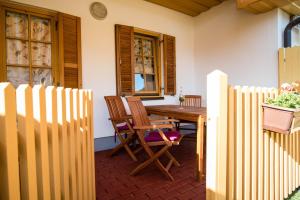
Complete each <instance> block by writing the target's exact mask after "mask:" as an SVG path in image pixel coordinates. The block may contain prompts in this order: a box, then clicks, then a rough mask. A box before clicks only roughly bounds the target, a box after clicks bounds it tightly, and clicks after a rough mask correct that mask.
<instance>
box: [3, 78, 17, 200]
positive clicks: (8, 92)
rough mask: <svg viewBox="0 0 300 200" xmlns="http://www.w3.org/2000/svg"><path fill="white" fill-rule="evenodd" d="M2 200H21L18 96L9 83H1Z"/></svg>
mask: <svg viewBox="0 0 300 200" xmlns="http://www.w3.org/2000/svg"><path fill="white" fill-rule="evenodd" d="M0 102H1V103H0V127H1V128H0V188H1V192H0V199H7V200H19V199H20V184H19V178H20V177H19V162H18V135H17V128H16V127H17V124H16V95H15V89H14V87H13V86H12V85H11V84H9V83H0Z"/></svg>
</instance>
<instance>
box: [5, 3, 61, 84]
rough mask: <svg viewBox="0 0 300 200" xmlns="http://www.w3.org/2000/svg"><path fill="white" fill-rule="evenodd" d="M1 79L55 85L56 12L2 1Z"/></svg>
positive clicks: (17, 82) (12, 81) (15, 82)
mask: <svg viewBox="0 0 300 200" xmlns="http://www.w3.org/2000/svg"><path fill="white" fill-rule="evenodd" d="M0 11H1V14H0V28H1V31H0V41H1V43H0V46H1V48H0V49H1V50H0V54H1V56H0V63H1V66H0V81H8V82H11V83H12V84H13V85H14V86H15V87H18V86H19V85H20V84H31V85H37V84H44V85H46V86H49V85H53V84H54V83H55V80H56V73H55V72H56V69H57V62H56V57H55V56H54V55H55V54H56V49H57V44H56V29H55V21H56V13H55V12H53V11H51V12H50V11H49V12H45V11H44V10H42V9H39V8H32V7H30V6H21V5H20V4H19V3H16V2H9V1H1V2H0Z"/></svg>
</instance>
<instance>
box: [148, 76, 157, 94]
mask: <svg viewBox="0 0 300 200" xmlns="http://www.w3.org/2000/svg"><path fill="white" fill-rule="evenodd" d="M146 89H147V90H148V91H155V90H156V85H155V76H154V75H146Z"/></svg>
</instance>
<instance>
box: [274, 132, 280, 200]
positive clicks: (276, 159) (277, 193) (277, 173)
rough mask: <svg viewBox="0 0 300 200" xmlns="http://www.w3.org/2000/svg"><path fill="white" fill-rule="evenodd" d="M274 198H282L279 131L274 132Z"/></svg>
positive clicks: (277, 199) (276, 199)
mask: <svg viewBox="0 0 300 200" xmlns="http://www.w3.org/2000/svg"><path fill="white" fill-rule="evenodd" d="M274 138H275V141H274V167H275V170H274V199H275V200H279V199H280V151H279V145H280V135H279V134H278V133H274Z"/></svg>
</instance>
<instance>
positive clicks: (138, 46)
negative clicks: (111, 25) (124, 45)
mask: <svg viewBox="0 0 300 200" xmlns="http://www.w3.org/2000/svg"><path fill="white" fill-rule="evenodd" d="M134 54H135V55H142V41H141V39H139V38H135V39H134Z"/></svg>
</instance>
